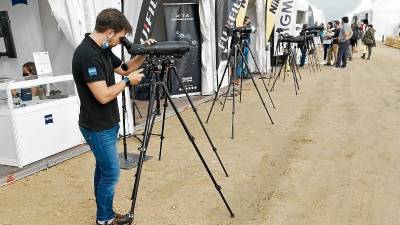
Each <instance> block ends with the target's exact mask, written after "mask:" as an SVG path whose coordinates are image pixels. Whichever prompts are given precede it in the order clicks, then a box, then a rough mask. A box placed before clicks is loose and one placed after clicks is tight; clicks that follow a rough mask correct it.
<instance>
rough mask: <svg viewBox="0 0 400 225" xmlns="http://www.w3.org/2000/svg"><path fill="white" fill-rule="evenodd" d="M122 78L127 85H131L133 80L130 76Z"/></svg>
mask: <svg viewBox="0 0 400 225" xmlns="http://www.w3.org/2000/svg"><path fill="white" fill-rule="evenodd" d="M122 80H123V81H125V86H127V87H128V86H131V80H129V78H128V77H124V78H122Z"/></svg>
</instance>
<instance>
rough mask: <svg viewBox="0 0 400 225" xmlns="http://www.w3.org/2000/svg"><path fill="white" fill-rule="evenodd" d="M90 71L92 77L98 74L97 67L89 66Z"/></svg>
mask: <svg viewBox="0 0 400 225" xmlns="http://www.w3.org/2000/svg"><path fill="white" fill-rule="evenodd" d="M88 73H89V76H91V77H94V76H97V70H96V67H89V68H88Z"/></svg>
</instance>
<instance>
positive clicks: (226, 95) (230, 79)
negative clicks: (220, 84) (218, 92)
mask: <svg viewBox="0 0 400 225" xmlns="http://www.w3.org/2000/svg"><path fill="white" fill-rule="evenodd" d="M229 75H230V74H229V71H228V76H229ZM229 77H230V78H229V85H228V90H227V92H226V94H225V97H224V103H223V104H222V109H221V111H224V109H225V104H226V100H227V99H228V95H229V92H230V91H231V88H233V90H234V89H235V86H234V85H235V84H234V83H233V79H232V76H229Z"/></svg>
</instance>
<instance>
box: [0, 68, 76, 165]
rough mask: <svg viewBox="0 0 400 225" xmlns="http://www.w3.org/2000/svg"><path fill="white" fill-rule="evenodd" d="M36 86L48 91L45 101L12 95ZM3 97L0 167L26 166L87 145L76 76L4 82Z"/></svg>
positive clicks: (0, 101)
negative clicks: (80, 121) (24, 99)
mask: <svg viewBox="0 0 400 225" xmlns="http://www.w3.org/2000/svg"><path fill="white" fill-rule="evenodd" d="M32 87H34V88H38V87H41V88H42V90H44V93H43V94H42V96H41V99H40V98H39V97H38V96H34V97H32V100H30V101H22V100H21V99H20V98H15V97H13V96H12V94H11V90H21V89H25V88H32ZM56 90H59V92H58V93H56V94H54V93H55V91H56ZM0 96H1V98H0V124H1V126H0V146H1V148H0V164H2V165H9V166H17V167H23V166H25V165H28V164H30V163H33V162H36V161H38V160H41V159H44V158H46V157H48V156H51V155H53V154H56V153H59V152H62V151H64V150H66V149H69V148H72V147H74V146H77V145H80V144H82V143H83V138H82V136H81V134H80V131H79V127H78V117H79V99H78V96H77V94H76V89H75V86H74V83H73V76H72V75H62V76H41V77H38V78H37V79H32V80H19V81H5V82H4V81H3V83H0Z"/></svg>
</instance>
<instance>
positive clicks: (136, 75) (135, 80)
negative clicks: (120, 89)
mask: <svg viewBox="0 0 400 225" xmlns="http://www.w3.org/2000/svg"><path fill="white" fill-rule="evenodd" d="M143 76H144V74H143V69H140V70H136V71H133V72H132V73H130V74H129V75H128V76H127V77H128V78H129V80H130V81H131V85H138V84H139V83H140V81H141V80H142V78H143Z"/></svg>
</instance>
